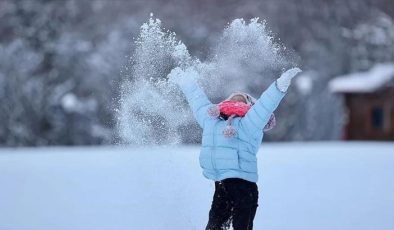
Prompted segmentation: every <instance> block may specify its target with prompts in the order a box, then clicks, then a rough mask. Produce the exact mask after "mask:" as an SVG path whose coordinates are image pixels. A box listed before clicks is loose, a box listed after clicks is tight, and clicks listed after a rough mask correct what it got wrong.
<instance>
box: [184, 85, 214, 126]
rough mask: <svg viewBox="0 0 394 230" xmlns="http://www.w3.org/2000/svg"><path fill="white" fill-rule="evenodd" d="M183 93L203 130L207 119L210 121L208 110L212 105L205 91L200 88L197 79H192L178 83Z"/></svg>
mask: <svg viewBox="0 0 394 230" xmlns="http://www.w3.org/2000/svg"><path fill="white" fill-rule="evenodd" d="M178 85H179V86H180V88H181V90H182V92H183V93H184V94H185V96H186V100H187V102H188V103H189V106H190V108H191V109H192V111H193V115H194V117H195V118H196V120H197V123H198V124H199V125H200V127H201V128H203V127H204V122H205V120H206V119H210V117H209V115H208V108H209V107H210V106H211V105H212V103H211V102H210V101H209V99H208V97H207V96H206V95H205V93H204V91H203V90H202V89H201V88H200V86H199V85H198V83H197V82H196V80H195V79H193V78H190V79H187V80H183V81H182V82H181V83H178Z"/></svg>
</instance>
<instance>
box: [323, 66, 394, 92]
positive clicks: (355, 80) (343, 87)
mask: <svg viewBox="0 0 394 230" xmlns="http://www.w3.org/2000/svg"><path fill="white" fill-rule="evenodd" d="M393 78H394V64H393V63H386V64H377V65H375V66H374V67H373V68H371V69H370V70H368V71H366V72H358V73H352V74H349V75H344V76H340V77H337V78H335V79H333V80H331V81H330V83H329V88H330V90H331V91H332V92H335V93H369V92H374V91H375V90H377V89H379V88H381V87H382V86H383V85H384V84H386V83H387V82H389V81H390V80H391V79H393Z"/></svg>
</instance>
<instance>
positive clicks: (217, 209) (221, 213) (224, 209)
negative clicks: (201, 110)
mask: <svg viewBox="0 0 394 230" xmlns="http://www.w3.org/2000/svg"><path fill="white" fill-rule="evenodd" d="M258 195H259V192H258V190H257V185H256V183H253V182H249V181H246V180H243V179H239V178H229V179H225V180H222V181H216V182H215V194H214V195H213V201H212V206H211V210H210V211H209V221H208V225H207V227H206V230H221V229H228V228H229V227H230V224H231V223H232V225H233V228H234V230H252V229H253V219H254V216H255V214H256V209H257V206H258V205H257V200H258Z"/></svg>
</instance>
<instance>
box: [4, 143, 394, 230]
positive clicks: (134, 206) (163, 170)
mask: <svg viewBox="0 0 394 230" xmlns="http://www.w3.org/2000/svg"><path fill="white" fill-rule="evenodd" d="M393 149H394V143H384V142H380V143H376V142H370V143H368V142H365V143H361V142H354V143H342V142H330V143H291V144H290V143H285V144H263V145H262V148H261V150H260V152H259V155H258V158H259V159H258V160H259V161H258V164H259V174H260V180H259V182H258V185H259V191H260V197H259V204H260V206H259V208H258V210H257V215H256V218H255V222H254V223H255V228H254V229H264V230H287V229H288V230H316V229H319V230H332V229H335V230H352V229H354V230H371V229H381V230H388V229H394V219H393V216H394V196H393V194H394V183H393V181H394V151H393ZM198 152H199V148H198V147H196V146H179V147H175V146H173V147H150V148H133V147H127V148H126V147H91V148H89V147H87V148H31V149H29V148H20V149H1V150H0V186H1V187H0V229H2V230H53V229H56V230H90V229H92V230H124V229H136V230H139V229H147V230H167V229H169V230H178V229H179V230H189V229H190V230H192V229H204V227H205V224H206V221H207V217H208V211H209V208H210V204H211V197H212V195H213V190H214V187H213V183H212V182H210V181H208V180H206V179H205V178H204V177H203V176H202V175H201V170H200V168H199V164H198Z"/></svg>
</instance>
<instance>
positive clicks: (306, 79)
mask: <svg viewBox="0 0 394 230" xmlns="http://www.w3.org/2000/svg"><path fill="white" fill-rule="evenodd" d="M315 75H316V73H315V72H311V71H308V72H303V73H301V74H300V76H297V77H296V78H295V86H296V87H297V89H298V90H299V91H300V92H301V93H302V94H304V95H308V94H310V93H311V91H312V88H313V78H314V77H315Z"/></svg>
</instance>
